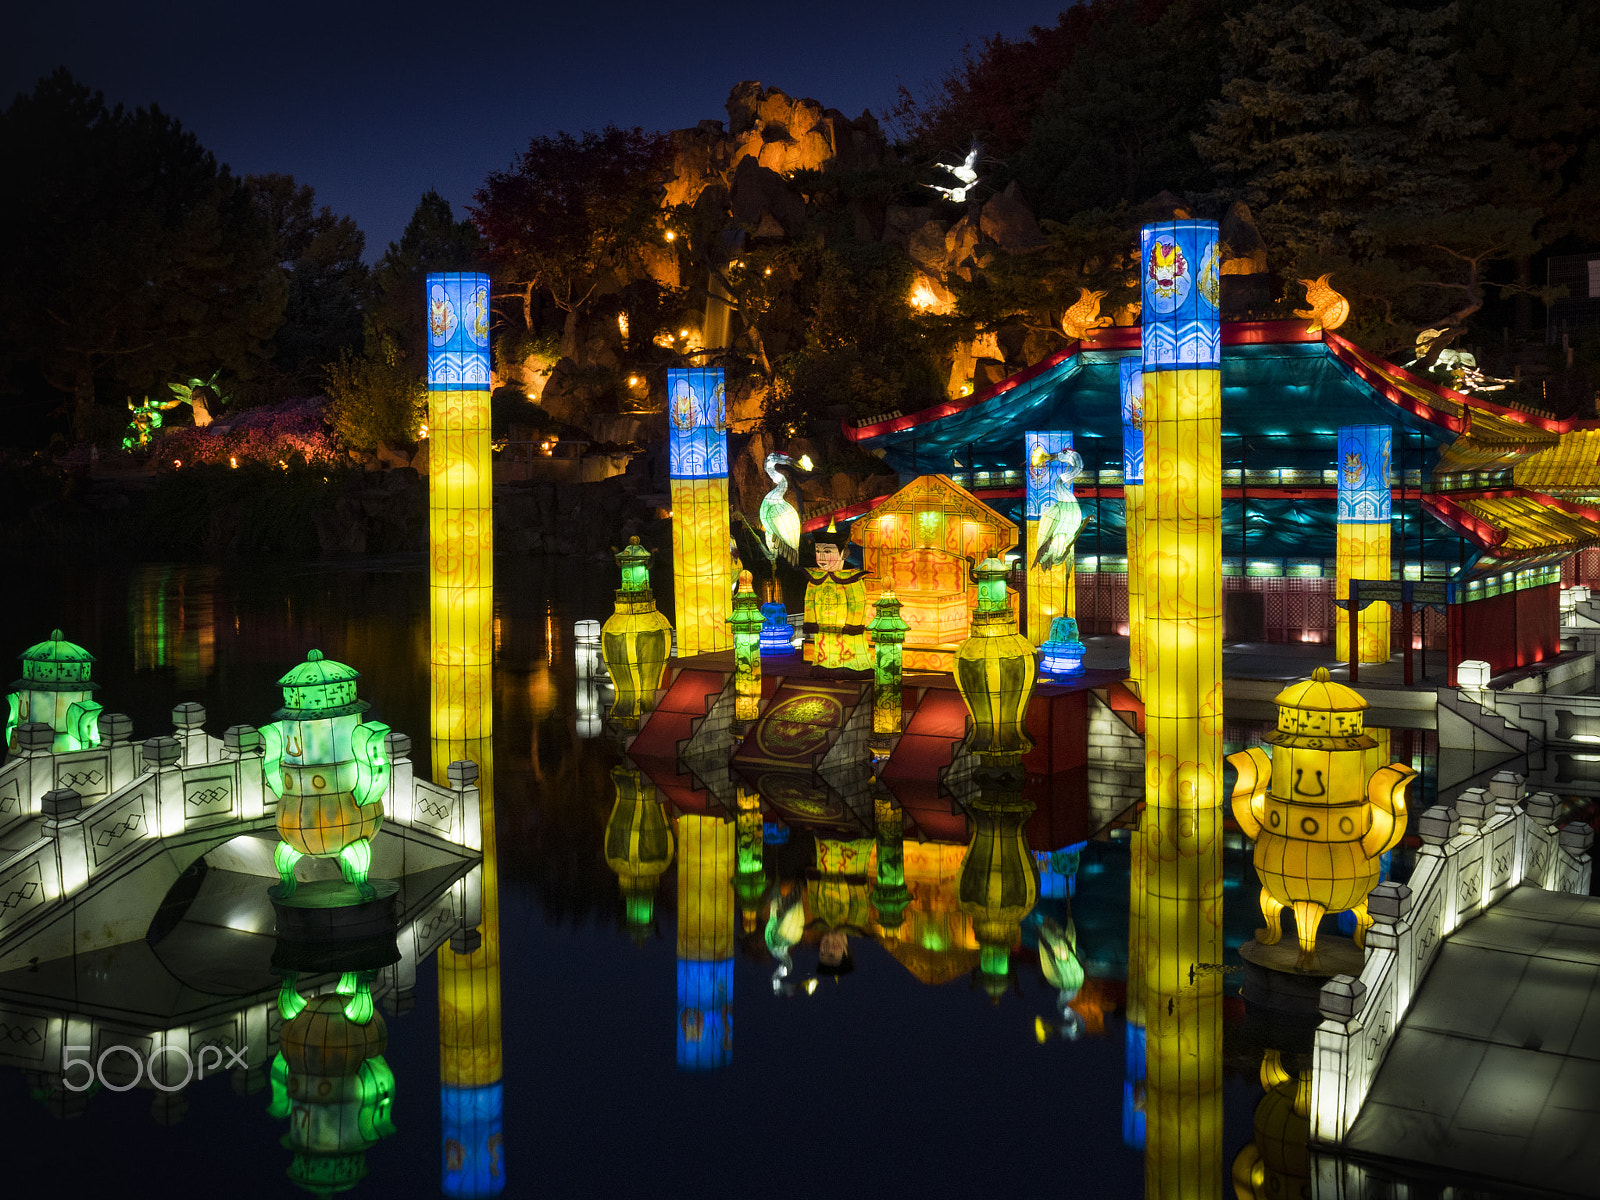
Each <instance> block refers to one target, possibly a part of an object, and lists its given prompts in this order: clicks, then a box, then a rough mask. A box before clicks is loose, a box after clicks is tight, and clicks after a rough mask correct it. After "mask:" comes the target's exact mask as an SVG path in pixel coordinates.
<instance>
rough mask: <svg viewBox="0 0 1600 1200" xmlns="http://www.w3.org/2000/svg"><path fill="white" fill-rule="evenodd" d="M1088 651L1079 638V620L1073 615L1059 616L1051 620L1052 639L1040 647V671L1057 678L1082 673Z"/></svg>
mask: <svg viewBox="0 0 1600 1200" xmlns="http://www.w3.org/2000/svg"><path fill="white" fill-rule="evenodd" d="M1086 652H1087V650H1086V647H1085V646H1084V644H1083V642H1082V641H1080V640H1079V638H1078V622H1077V621H1075V620H1073V619H1072V618H1071V617H1057V618H1056V619H1055V620H1054V621H1052V622H1050V640H1049V641H1047V642H1045V644H1044V645H1042V646H1040V647H1039V671H1040V673H1041V674H1044V675H1053V676H1055V677H1057V678H1062V677H1065V676H1071V675H1081V674H1083V656H1084V654H1085V653H1086Z"/></svg>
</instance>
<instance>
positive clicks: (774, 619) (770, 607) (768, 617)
mask: <svg viewBox="0 0 1600 1200" xmlns="http://www.w3.org/2000/svg"><path fill="white" fill-rule="evenodd" d="M761 618H762V620H761V653H762V654H793V653H794V626H793V625H791V624H789V612H788V610H787V609H785V608H784V606H783V605H782V604H780V603H778V602H777V601H776V600H774V601H772V602H770V603H768V604H763V605H762V606H761Z"/></svg>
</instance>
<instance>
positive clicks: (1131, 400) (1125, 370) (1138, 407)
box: [1117, 354, 1144, 484]
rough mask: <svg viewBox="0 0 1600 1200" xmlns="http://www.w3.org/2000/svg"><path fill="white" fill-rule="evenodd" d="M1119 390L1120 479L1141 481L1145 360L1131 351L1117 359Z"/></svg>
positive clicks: (1142, 477) (1142, 473)
mask: <svg viewBox="0 0 1600 1200" xmlns="http://www.w3.org/2000/svg"><path fill="white" fill-rule="evenodd" d="M1117 372H1118V383H1119V385H1120V388H1121V393H1122V482H1123V483H1132V484H1142V483H1144V363H1143V361H1141V360H1140V359H1139V357H1138V356H1137V355H1132V354H1130V355H1129V356H1128V357H1127V358H1124V359H1121V360H1119V361H1118V363H1117Z"/></svg>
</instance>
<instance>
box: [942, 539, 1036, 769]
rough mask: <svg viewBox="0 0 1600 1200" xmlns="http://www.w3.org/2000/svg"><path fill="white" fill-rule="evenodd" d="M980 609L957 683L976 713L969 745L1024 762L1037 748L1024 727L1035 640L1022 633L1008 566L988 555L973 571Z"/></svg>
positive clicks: (960, 654) (962, 652)
mask: <svg viewBox="0 0 1600 1200" xmlns="http://www.w3.org/2000/svg"><path fill="white" fill-rule="evenodd" d="M973 575H974V577H975V578H976V579H977V581H978V611H977V612H975V613H974V614H973V615H972V635H971V636H970V637H968V638H967V640H966V641H964V642H962V643H961V646H960V647H959V648H958V649H957V650H956V670H955V676H956V687H957V688H959V689H960V691H961V699H962V700H964V701H965V702H966V705H967V712H968V713H970V714H971V716H972V732H971V733H970V734H969V735H968V737H967V749H968V751H970V752H971V753H973V754H982V755H987V756H990V757H991V758H992V759H993V760H994V761H995V762H996V763H998V762H1000V761H1017V762H1020V761H1021V757H1022V755H1024V754H1026V753H1027V752H1028V751H1029V750H1032V749H1033V739H1032V738H1030V737H1029V736H1028V734H1027V730H1026V729H1024V728H1023V722H1024V721H1025V720H1026V718H1027V713H1028V701H1029V699H1030V698H1031V697H1032V696H1033V684H1034V680H1035V678H1036V677H1037V675H1038V667H1037V666H1036V665H1035V663H1034V659H1033V643H1032V642H1030V641H1028V639H1027V638H1026V637H1024V636H1023V635H1022V634H1020V633H1018V632H1017V619H1016V616H1015V614H1014V613H1013V612H1012V610H1011V605H1010V602H1009V600H1008V598H1007V589H1006V565H1005V564H1004V563H1003V562H1001V561H1000V560H999V559H996V558H989V559H985V560H984V561H983V562H981V563H979V564H978V566H977V568H976V570H975V571H974V572H973Z"/></svg>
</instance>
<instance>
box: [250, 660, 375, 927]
mask: <svg viewBox="0 0 1600 1200" xmlns="http://www.w3.org/2000/svg"><path fill="white" fill-rule="evenodd" d="M360 678H361V673H360V672H359V671H357V670H356V669H355V668H354V667H349V666H346V665H345V664H344V663H340V662H334V661H333V660H332V659H326V658H323V657H322V651H320V650H313V651H311V652H310V653H309V654H307V655H306V661H305V662H303V663H301V664H300V665H299V666H298V667H295V668H294V670H292V671H290V672H289V673H288V674H287V675H285V676H284V677H283V678H282V679H280V680H278V686H279V687H281V688H282V689H283V707H282V708H280V709H279V710H278V711H277V712H275V713H273V714H272V715H273V716H274V717H275V718H277V720H275V721H274V722H273V723H272V724H270V725H267V726H265V727H264V728H263V729H262V730H261V739H262V746H263V747H264V749H265V761H264V763H263V769H264V771H265V773H266V782H267V786H268V787H269V788H271V789H272V792H273V794H274V795H276V796H277V797H278V837H279V838H280V839H282V840H280V841H279V842H278V849H277V852H276V854H275V855H274V856H273V858H274V862H275V863H276V865H277V868H278V878H279V879H280V880H281V881H282V883H281V886H280V888H279V890H278V893H277V894H278V896H279V898H287V897H288V896H289V895H291V894H292V893H293V892H294V890H295V886H296V883H295V877H294V865H295V863H297V862H299V861H300V859H302V858H304V857H305V856H306V855H311V856H312V857H314V858H337V859H338V860H339V869H340V871H341V872H342V873H343V875H344V878H345V881H346V882H348V883H351V884H354V885H355V886H356V888H357V889H358V890H359V891H360V894H361V896H362V897H363V898H366V899H370V898H371V897H372V896H373V895H374V892H373V889H372V887H371V885H370V884H368V883H367V872H368V871H369V870H370V868H371V866H372V838H373V836H374V835H375V834H376V833H377V832H378V828H379V826H380V825H382V824H383V793H384V791H385V790H386V789H387V788H388V786H389V752H388V749H387V747H386V746H385V744H384V740H385V738H387V737H388V734H389V727H388V726H387V725H385V724H383V723H382V722H381V721H368V722H365V723H363V722H362V719H361V714H362V713H364V712H366V710H367V709H368V708H369V707H371V706H370V705H369V704H368V703H367V702H366V701H365V700H358V699H357V698H356V680H358V679H360Z"/></svg>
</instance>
